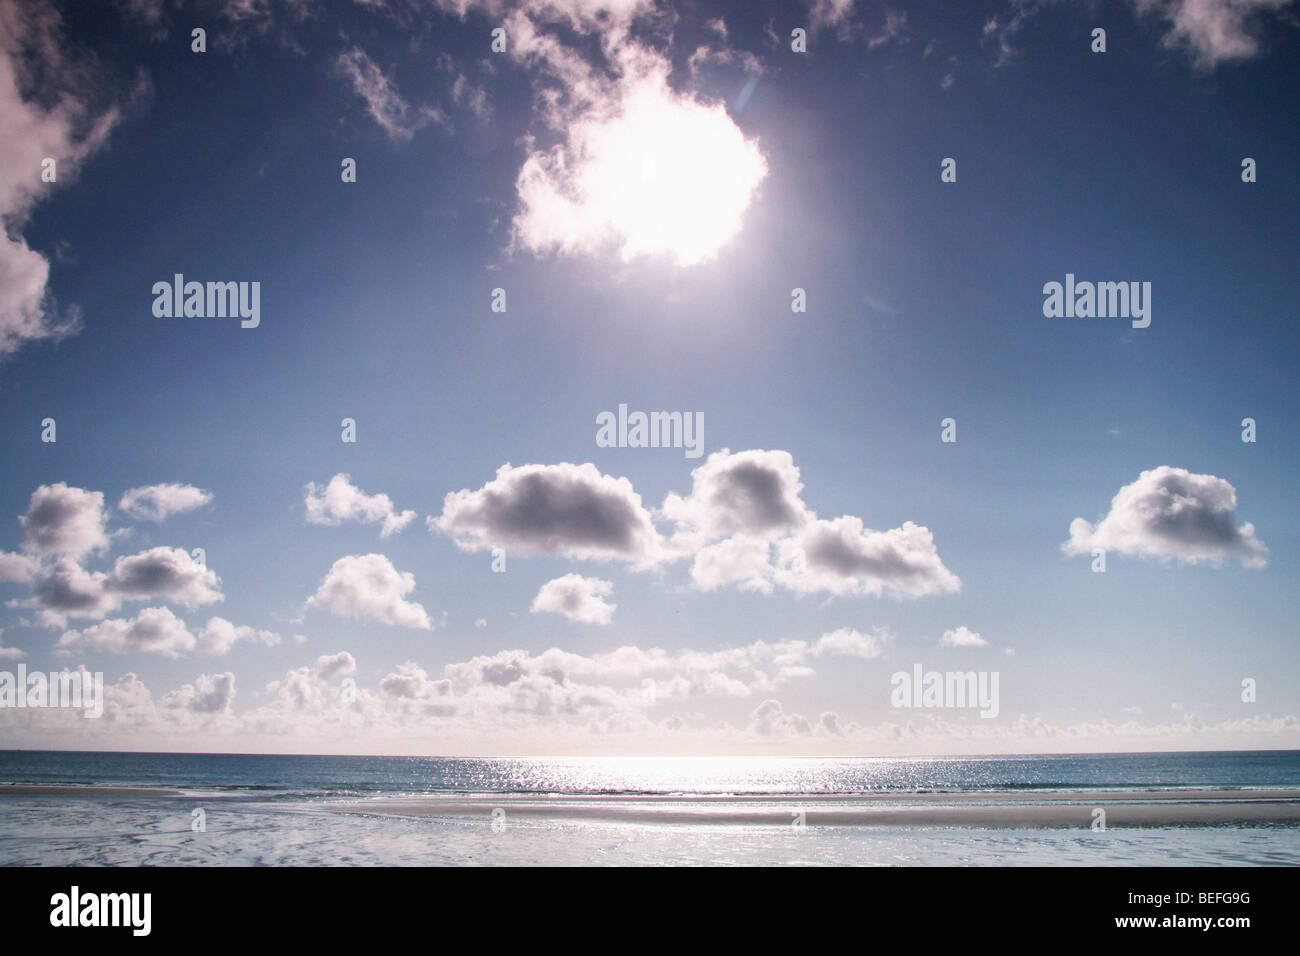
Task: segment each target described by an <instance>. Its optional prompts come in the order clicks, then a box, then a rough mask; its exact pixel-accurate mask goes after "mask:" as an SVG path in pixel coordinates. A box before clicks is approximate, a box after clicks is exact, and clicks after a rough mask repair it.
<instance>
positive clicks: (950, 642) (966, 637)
mask: <svg viewBox="0 0 1300 956" xmlns="http://www.w3.org/2000/svg"><path fill="white" fill-rule="evenodd" d="M939 643H940V644H941V645H943V646H944V647H988V646H989V642H988V641H986V640H984V638H983V637H981V636H980V635H979V634H978V633H976V632H975V631H972V630H971V629H970V628H968V627H967V626H966V625H964V624H963V625H961V626H960V627H956V628H953V629H951V630H947V631H944V632H943V638H942V639H941V640H940V641H939Z"/></svg>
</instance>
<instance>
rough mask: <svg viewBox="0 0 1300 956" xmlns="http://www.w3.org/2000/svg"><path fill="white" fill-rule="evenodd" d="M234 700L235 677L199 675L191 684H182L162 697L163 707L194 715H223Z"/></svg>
mask: <svg viewBox="0 0 1300 956" xmlns="http://www.w3.org/2000/svg"><path fill="white" fill-rule="evenodd" d="M234 699H235V675H234V674H232V673H231V672H230V671H226V672H225V673H224V674H200V675H199V676H198V677H196V678H195V679H194V683H193V684H183V685H181V687H180V688H179V689H177V690H174V691H172V692H170V693H168V694H164V695H163V699H162V702H163V706H164V707H169V708H175V709H177V710H184V711H189V712H191V713H195V714H223V713H227V712H229V710H230V704H231V702H232V701H233V700H234Z"/></svg>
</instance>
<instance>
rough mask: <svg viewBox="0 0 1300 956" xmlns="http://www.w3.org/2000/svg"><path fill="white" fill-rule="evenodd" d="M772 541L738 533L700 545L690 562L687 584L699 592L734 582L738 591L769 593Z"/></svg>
mask: <svg viewBox="0 0 1300 956" xmlns="http://www.w3.org/2000/svg"><path fill="white" fill-rule="evenodd" d="M771 554H772V543H771V542H770V541H768V540H767V539H766V538H759V537H750V536H749V535H743V534H738V535H736V536H735V537H732V538H727V539H726V540H725V541H719V542H717V543H716V544H710V545H707V546H705V547H703V548H701V549H700V550H699V551H698V552H697V553H696V555H695V560H694V561H693V562H692V563H691V583H692V584H694V585H695V587H697V588H699V589H700V590H701V591H716V590H717V589H718V588H720V587H726V586H727V585H731V584H734V585H736V586H738V587H739V588H740V589H741V590H742V591H758V592H760V593H762V594H770V593H771V592H772V562H771Z"/></svg>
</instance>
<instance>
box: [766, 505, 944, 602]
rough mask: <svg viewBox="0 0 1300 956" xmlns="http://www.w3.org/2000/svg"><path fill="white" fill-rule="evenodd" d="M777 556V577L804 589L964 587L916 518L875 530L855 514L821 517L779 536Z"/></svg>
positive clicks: (911, 591)
mask: <svg viewBox="0 0 1300 956" xmlns="http://www.w3.org/2000/svg"><path fill="white" fill-rule="evenodd" d="M777 561H778V568H777V571H776V578H777V580H778V581H779V582H780V583H781V584H783V585H784V586H786V587H788V588H790V589H791V590H793V591H798V592H800V593H814V592H825V593H828V594H835V595H855V594H856V595H864V594H866V595H878V594H884V593H888V594H891V595H894V596H897V597H919V596H923V595H931V594H945V593H950V592H954V591H958V590H960V589H961V581H960V579H958V577H957V576H956V575H955V574H953V573H952V572H951V571H949V570H948V569H947V568H946V567H945V566H944V564H943V561H942V560H941V559H940V557H939V552H938V550H937V549H936V548H935V545H934V535H933V534H932V533H931V532H930V529H929V528H925V527H922V526H920V525H917V524H914V523H912V522H911V521H905V522H903V525H902V527H900V528H892V529H890V530H889V531H873V530H871V529H870V528H866V527H864V526H863V524H862V519H860V518H855V517H853V516H851V515H846V516H844V517H840V518H836V519H834V520H832V521H825V520H821V519H818V520H816V521H812V522H810V523H809V524H808V525H807V526H806V527H805V528H804V530H803V531H801V532H800V533H799V534H798V535H796V536H794V537H792V538H787V539H785V540H784V541H782V542H780V544H779V548H778V558H777Z"/></svg>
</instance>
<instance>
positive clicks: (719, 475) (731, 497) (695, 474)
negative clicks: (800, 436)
mask: <svg viewBox="0 0 1300 956" xmlns="http://www.w3.org/2000/svg"><path fill="white" fill-rule="evenodd" d="M802 491H803V484H802V482H800V480H799V469H798V468H797V467H795V463H794V458H793V457H792V456H791V455H790V453H789V452H788V451H764V450H761V449H753V450H750V451H740V452H735V453H733V452H731V450H730V449H726V448H724V449H722V450H721V451H717V452H714V453H713V454H711V455H709V457H708V458H707V459H706V460H705V462H704V464H703V465H700V466H699V467H698V468H696V469H694V470H693V471H692V472H691V492H690V494H689V495H687V496H685V497H683V496H681V495H677V494H669V495H668V496H667V497H666V498H665V499H664V503H663V507H662V508H661V511H662V513H663V515H664V517H665V518H666V519H668V520H669V521H672V522H673V523H674V524H676V525H677V529H676V531H675V533H674V535H673V543H674V544H675V545H678V546H683V547H686V548H688V549H690V550H694V548H695V547H698V546H699V545H700V544H703V543H706V542H709V541H716V540H717V539H719V538H727V537H731V536H732V535H737V534H744V535H747V536H751V537H758V538H773V537H777V536H781V535H786V534H789V533H790V532H792V531H796V530H798V529H799V528H801V527H803V526H804V525H805V524H806V523H807V522H808V520H809V518H810V517H811V515H810V513H809V511H808V508H807V506H806V505H805V504H804V502H803V499H802V498H801V497H800V493H801V492H802Z"/></svg>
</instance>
